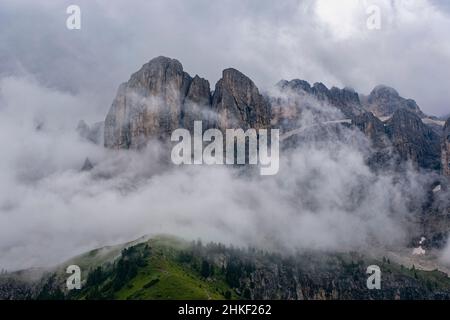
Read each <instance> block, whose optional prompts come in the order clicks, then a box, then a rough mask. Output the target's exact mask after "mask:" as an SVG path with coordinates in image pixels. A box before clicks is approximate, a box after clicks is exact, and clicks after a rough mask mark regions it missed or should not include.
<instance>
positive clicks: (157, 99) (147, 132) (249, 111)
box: [105, 57, 271, 148]
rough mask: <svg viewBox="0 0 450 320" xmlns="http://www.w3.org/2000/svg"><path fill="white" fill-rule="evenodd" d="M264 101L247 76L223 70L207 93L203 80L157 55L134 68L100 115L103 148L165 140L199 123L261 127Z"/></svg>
mask: <svg viewBox="0 0 450 320" xmlns="http://www.w3.org/2000/svg"><path fill="white" fill-rule="evenodd" d="M270 118H271V113H270V104H269V102H268V100H267V99H266V98H265V97H264V96H263V95H261V94H260V93H259V91H258V88H257V87H256V85H255V84H254V83H253V81H251V80H250V79H249V78H248V77H246V76H245V75H243V74H242V73H241V72H239V71H237V70H235V69H226V70H224V71H223V77H222V79H220V80H219V82H218V83H217V84H216V89H215V91H214V95H213V96H212V97H211V92H210V86H209V82H208V81H207V80H205V79H203V78H200V77H199V76H195V77H194V78H192V77H191V76H190V75H189V74H187V73H186V72H184V71H183V67H182V65H181V63H180V62H178V61H177V60H174V59H170V58H166V57H158V58H155V59H153V60H151V61H150V62H149V63H147V64H145V65H144V66H142V68H141V69H140V70H139V71H138V72H136V73H134V74H133V75H132V76H131V78H130V80H129V81H128V82H126V83H123V84H122V85H121V86H120V87H119V90H118V92H117V96H116V98H115V99H114V101H113V103H112V106H111V109H110V110H109V113H108V115H107V117H106V120H105V146H106V147H107V148H140V147H142V146H145V144H146V143H147V142H148V141H149V140H151V139H160V140H167V139H168V137H170V134H171V133H172V131H173V130H175V129H177V128H186V129H188V130H193V124H194V121H196V120H203V121H204V127H203V129H206V128H208V127H216V128H220V129H222V130H225V129H226V128H243V129H246V128H255V129H260V128H267V127H269V126H270Z"/></svg>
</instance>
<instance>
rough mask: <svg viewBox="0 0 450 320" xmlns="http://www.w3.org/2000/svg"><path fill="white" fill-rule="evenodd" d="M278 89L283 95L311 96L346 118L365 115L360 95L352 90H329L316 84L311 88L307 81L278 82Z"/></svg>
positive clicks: (321, 84) (333, 88)
mask: <svg viewBox="0 0 450 320" xmlns="http://www.w3.org/2000/svg"><path fill="white" fill-rule="evenodd" d="M277 87H278V88H279V89H280V91H281V92H282V93H296V94H298V95H300V96H305V95H309V96H311V97H313V98H314V99H316V100H317V101H319V102H321V103H326V104H329V105H330V106H333V107H336V108H337V109H339V110H340V111H341V112H342V114H343V115H344V116H345V117H346V118H353V117H355V116H358V115H361V114H362V113H363V109H362V106H361V102H360V100H359V95H358V94H357V93H356V92H355V91H354V90H353V89H351V88H344V89H339V88H336V87H332V88H331V89H328V88H327V87H326V86H325V85H324V84H323V83H315V84H314V85H313V86H311V85H310V84H309V83H308V82H307V81H304V80H299V79H294V80H291V81H286V80H282V81H280V82H278V84H277Z"/></svg>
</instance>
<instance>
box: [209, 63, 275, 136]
mask: <svg viewBox="0 0 450 320" xmlns="http://www.w3.org/2000/svg"><path fill="white" fill-rule="evenodd" d="M212 110H213V112H215V113H216V117H217V118H216V120H215V126H216V127H217V128H219V129H221V130H225V129H227V128H242V129H244V130H245V129H247V128H255V129H260V128H267V127H269V126H270V120H271V112H270V104H269V102H268V100H267V99H266V98H265V97H263V96H262V95H261V94H260V93H259V90H258V88H257V87H256V86H255V84H254V83H253V81H252V80H250V79H249V78H248V77H246V76H245V75H244V74H242V73H241V72H239V71H237V70H235V69H231V68H230V69H225V70H224V71H223V75H222V79H220V80H219V81H218V82H217V84H216V89H215V91H214V95H213V98H212Z"/></svg>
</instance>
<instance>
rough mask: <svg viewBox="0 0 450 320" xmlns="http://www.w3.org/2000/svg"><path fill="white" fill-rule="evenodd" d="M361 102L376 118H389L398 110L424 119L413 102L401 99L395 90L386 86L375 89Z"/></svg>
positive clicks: (423, 115)
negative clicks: (403, 110) (406, 111)
mask: <svg viewBox="0 0 450 320" xmlns="http://www.w3.org/2000/svg"><path fill="white" fill-rule="evenodd" d="M363 100H364V101H363V102H364V103H363V104H364V107H365V108H366V109H367V110H368V111H370V112H372V113H373V114H374V115H375V116H377V117H389V116H391V115H392V114H394V112H395V111H397V110H398V109H405V110H408V111H410V112H412V113H415V114H416V115H418V116H419V117H420V118H424V117H425V114H424V113H423V112H422V111H421V110H420V108H419V106H418V105H417V103H416V102H415V101H414V100H412V99H405V98H403V97H401V96H400V95H399V93H398V92H397V91H396V90H395V89H393V88H390V87H387V86H383V85H379V86H377V87H375V88H374V89H373V90H372V92H371V93H370V94H369V96H368V97H365V99H363Z"/></svg>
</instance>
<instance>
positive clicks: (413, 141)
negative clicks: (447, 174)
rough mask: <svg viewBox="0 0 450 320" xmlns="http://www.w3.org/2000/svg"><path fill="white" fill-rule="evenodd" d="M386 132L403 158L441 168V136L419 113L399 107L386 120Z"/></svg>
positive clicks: (420, 164)
mask: <svg viewBox="0 0 450 320" xmlns="http://www.w3.org/2000/svg"><path fill="white" fill-rule="evenodd" d="M386 132H387V134H388V136H389V138H390V140H391V142H392V145H393V147H394V149H395V150H396V151H397V153H398V154H399V156H400V158H401V159H402V160H410V161H412V162H413V163H414V164H416V165H417V166H420V167H423V168H429V169H439V168H440V161H439V158H440V157H439V154H440V139H439V136H437V135H436V134H435V133H434V131H433V130H431V129H430V128H429V127H428V126H426V125H425V124H424V123H423V122H422V120H421V119H420V118H419V116H418V115H417V114H415V113H412V112H410V111H408V110H406V109H404V108H400V109H397V110H396V111H395V112H394V114H393V115H392V117H391V118H390V119H389V120H388V121H387V122H386Z"/></svg>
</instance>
